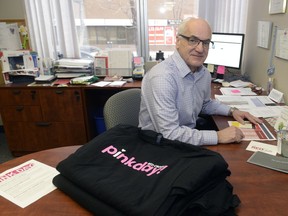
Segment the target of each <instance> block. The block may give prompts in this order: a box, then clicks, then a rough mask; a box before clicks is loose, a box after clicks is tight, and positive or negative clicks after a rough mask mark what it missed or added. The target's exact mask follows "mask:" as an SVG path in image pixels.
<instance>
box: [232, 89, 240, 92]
mask: <svg viewBox="0 0 288 216" xmlns="http://www.w3.org/2000/svg"><path fill="white" fill-rule="evenodd" d="M231 92H232V93H241V91H240V90H239V89H232V90H231Z"/></svg>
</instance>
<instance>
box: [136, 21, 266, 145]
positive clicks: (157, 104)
mask: <svg viewBox="0 0 288 216" xmlns="http://www.w3.org/2000/svg"><path fill="white" fill-rule="evenodd" d="M211 35H212V31H211V28H210V26H209V24H208V23H207V22H206V21H205V20H203V19H199V18H189V19H186V20H184V21H183V22H182V23H181V24H180V25H179V27H178V34H177V36H176V50H175V52H174V53H173V55H171V56H170V57H169V58H167V59H166V60H164V61H162V62H161V63H159V64H157V65H156V66H154V67H153V68H152V69H151V70H150V71H149V72H147V73H146V74H145V76H144V78H143V80H142V99H141V108H140V115H139V127H141V128H142V129H143V130H154V131H156V132H158V133H161V134H162V135H163V136H164V137H165V138H168V139H171V140H179V141H182V142H185V143H190V144H192V145H216V144H218V143H232V142H235V143H239V142H241V140H242V139H243V138H244V135H243V133H242V132H241V130H239V129H238V128H236V127H227V128H225V129H224V130H220V131H216V130H199V129H197V128H196V122H197V119H198V118H199V117H198V116H199V114H205V115H224V116H233V117H234V119H235V120H237V121H239V122H240V123H243V121H244V119H248V120H249V121H250V122H252V123H254V124H256V123H261V120H260V119H258V118H256V117H254V116H252V115H251V114H249V113H248V112H242V111H239V110H237V109H235V108H230V107H229V106H227V105H225V104H221V103H220V102H218V101H215V100H212V99H211V98H210V97H211V75H210V72H209V71H208V70H207V68H205V67H204V66H203V63H204V61H205V59H206V57H207V55H208V52H209V46H210V44H212V43H213V42H212V41H211Z"/></svg>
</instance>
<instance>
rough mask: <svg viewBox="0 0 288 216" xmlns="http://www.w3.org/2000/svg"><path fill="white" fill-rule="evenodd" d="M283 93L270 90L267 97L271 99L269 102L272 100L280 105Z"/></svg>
mask: <svg viewBox="0 0 288 216" xmlns="http://www.w3.org/2000/svg"><path fill="white" fill-rule="evenodd" d="M283 95H284V94H283V93H282V92H280V91H278V90H276V89H274V88H273V89H272V90H271V92H270V94H269V95H268V97H269V98H270V99H271V100H274V101H276V102H277V103H281V102H282V99H283Z"/></svg>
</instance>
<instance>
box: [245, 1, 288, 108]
mask: <svg viewBox="0 0 288 216" xmlns="http://www.w3.org/2000/svg"><path fill="white" fill-rule="evenodd" d="M260 2H261V3H260ZM258 21H271V22H273V25H276V26H278V27H279V28H288V22H287V21H288V8H287V9H286V13H285V14H273V15H270V14H269V0H261V1H249V11H248V22H247V30H246V42H245V43H246V45H245V68H244V70H245V71H244V72H246V73H247V74H248V75H249V76H250V78H251V81H252V82H254V83H255V84H256V85H258V86H262V87H263V88H265V89H266V87H267V81H268V75H267V69H268V67H269V59H270V54H271V44H270V47H269V49H264V48H260V47H257V45H256V44H257V27H258V26H257V25H258ZM274 65H275V74H274V75H273V76H272V77H273V78H274V87H275V88H276V89H278V90H279V91H281V92H283V93H284V96H285V102H286V104H287V103H288V85H287V80H288V60H283V59H279V58H276V57H274Z"/></svg>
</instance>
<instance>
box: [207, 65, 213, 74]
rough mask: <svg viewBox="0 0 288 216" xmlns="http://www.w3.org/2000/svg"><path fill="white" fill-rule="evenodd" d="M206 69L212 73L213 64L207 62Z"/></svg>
mask: <svg viewBox="0 0 288 216" xmlns="http://www.w3.org/2000/svg"><path fill="white" fill-rule="evenodd" d="M207 69H208V70H209V71H210V72H211V73H213V72H214V65H213V64H208V65H207Z"/></svg>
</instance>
